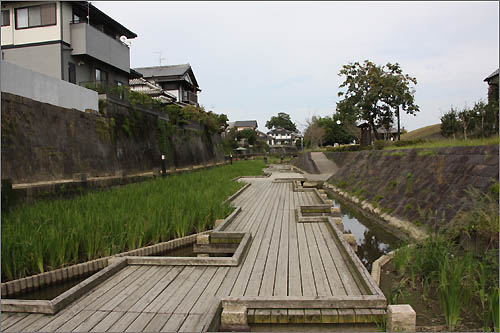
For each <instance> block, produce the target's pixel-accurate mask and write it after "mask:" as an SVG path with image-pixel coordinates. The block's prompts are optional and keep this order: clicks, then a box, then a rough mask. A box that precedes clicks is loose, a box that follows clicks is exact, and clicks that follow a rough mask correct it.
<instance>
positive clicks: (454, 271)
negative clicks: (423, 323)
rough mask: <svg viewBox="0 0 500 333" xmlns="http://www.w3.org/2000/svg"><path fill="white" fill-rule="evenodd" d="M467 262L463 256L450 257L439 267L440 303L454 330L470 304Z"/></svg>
mask: <svg viewBox="0 0 500 333" xmlns="http://www.w3.org/2000/svg"><path fill="white" fill-rule="evenodd" d="M466 269H467V262H466V261H465V260H462V259H461V258H449V257H445V259H444V260H443V261H442V262H441V267H440V268H439V286H438V295H439V303H440V304H441V308H442V310H443V313H444V317H445V320H446V325H447V326H448V328H449V329H450V330H451V331H453V330H454V329H455V327H456V325H457V324H458V323H459V321H460V314H461V313H462V310H463V309H464V307H465V306H468V303H469V299H470V297H469V296H470V294H469V288H467V287H466V286H465V284H466V282H464V281H466V279H467V275H466Z"/></svg>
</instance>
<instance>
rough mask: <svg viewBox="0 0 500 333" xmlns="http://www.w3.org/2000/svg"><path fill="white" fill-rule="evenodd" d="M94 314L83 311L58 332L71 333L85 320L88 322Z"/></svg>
mask: <svg viewBox="0 0 500 333" xmlns="http://www.w3.org/2000/svg"><path fill="white" fill-rule="evenodd" d="M92 314H93V312H92V311H81V312H79V313H78V314H77V315H76V316H74V317H73V318H71V319H70V320H68V321H67V322H66V323H64V325H62V326H61V327H59V328H58V329H57V330H56V332H71V331H72V330H74V329H75V328H77V327H78V326H79V325H80V324H82V323H83V322H84V321H85V320H87V319H88V318H89V317H90V316H91V315H92Z"/></svg>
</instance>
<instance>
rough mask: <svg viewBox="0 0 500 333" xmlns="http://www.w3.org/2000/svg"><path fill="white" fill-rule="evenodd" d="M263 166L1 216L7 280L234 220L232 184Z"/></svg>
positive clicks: (187, 176) (160, 181)
mask: <svg viewBox="0 0 500 333" xmlns="http://www.w3.org/2000/svg"><path fill="white" fill-rule="evenodd" d="M264 167H265V165H264V163H263V161H262V160H255V161H238V162H236V163H234V164H233V165H226V166H222V167H218V168H213V169H208V170H200V171H196V172H191V173H184V174H174V175H171V176H168V177H165V178H156V179H153V180H149V181H145V182H142V183H136V184H130V185H126V186H122V187H116V188H113V189H110V190H106V191H99V192H93V193H88V194H85V195H82V196H80V197H76V198H73V199H67V200H54V201H40V202H37V203H35V204H33V205H30V206H21V207H18V208H17V209H15V210H13V211H11V212H6V213H2V259H1V260H2V280H3V281H6V280H12V279H17V278H21V277H24V276H29V275H32V274H38V273H41V272H44V271H47V270H52V269H56V268H60V267H63V266H66V265H71V264H76V263H78V262H83V261H87V260H93V259H96V258H99V257H103V256H108V255H112V254H116V253H119V252H123V251H128V250H132V249H136V248H139V247H143V246H147V245H152V244H155V243H158V242H164V241H168V240H170V239H173V238H177V237H182V236H186V235H189V234H192V233H196V232H200V231H203V230H207V229H210V228H212V227H213V223H214V221H215V220H216V219H220V218H224V217H226V216H227V215H228V214H230V212H231V211H232V209H233V208H231V207H230V206H229V204H223V201H224V200H225V199H226V198H227V197H228V196H230V195H231V194H233V193H234V192H236V191H237V190H238V189H239V188H241V187H242V186H243V184H242V183H238V182H234V181H232V180H231V179H233V178H234V177H237V176H243V175H259V174H261V173H262V169H263V168H264Z"/></svg>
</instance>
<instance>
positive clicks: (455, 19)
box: [92, 1, 499, 131]
mask: <svg viewBox="0 0 500 333" xmlns="http://www.w3.org/2000/svg"><path fill="white" fill-rule="evenodd" d="M92 3H93V4H94V5H95V6H96V7H98V8H99V9H101V10H103V11H104V12H105V13H107V14H108V15H110V16H111V17H113V18H114V19H116V20H117V21H118V22H120V23H121V24H123V25H124V26H126V27H127V28H129V29H130V30H132V31H134V32H135V33H136V34H137V35H138V37H137V38H135V39H132V40H131V42H132V47H131V67H144V66H158V65H159V53H158V52H162V57H164V58H165V60H164V61H163V62H162V64H163V65H173V64H181V63H190V64H191V66H192V68H193V71H194V73H195V76H196V78H197V80H198V83H199V85H200V88H201V89H202V92H201V93H200V95H199V102H200V104H202V105H204V106H205V108H206V109H207V110H213V111H214V112H216V113H225V114H227V115H228V117H229V120H230V121H235V120H250V119H256V120H257V122H258V124H259V129H260V130H264V131H265V130H266V129H265V127H264V126H265V122H266V121H267V120H269V119H270V118H271V116H273V115H276V114H277V113H278V112H286V113H289V114H290V115H291V118H292V120H293V121H294V122H295V123H297V125H299V128H300V129H302V128H303V125H304V124H305V119H306V118H308V117H310V116H312V115H318V116H326V115H332V114H333V112H334V110H335V105H336V102H337V101H338V100H339V98H338V97H337V93H338V91H339V85H340V84H341V82H342V78H341V77H339V76H338V75H337V74H338V72H339V70H340V69H341V67H342V65H344V64H347V63H348V62H354V61H359V62H362V61H364V60H365V59H368V60H371V61H373V62H375V63H377V64H379V65H383V64H386V63H387V62H392V63H394V62H398V63H399V64H400V65H401V67H402V69H403V71H404V73H407V74H410V75H411V76H414V77H416V78H417V81H418V84H417V85H416V87H415V88H416V95H415V98H416V102H417V104H418V105H419V106H420V110H421V111H420V112H419V113H418V115H417V116H416V117H414V116H407V115H403V116H402V118H401V121H402V126H404V127H405V128H406V129H408V130H413V129H416V128H419V127H422V126H427V125H432V124H437V123H439V122H440V120H439V118H440V116H441V115H442V114H444V113H445V112H447V111H448V110H449V108H450V107H451V106H452V105H453V106H455V107H463V106H464V105H468V106H472V105H473V104H474V102H476V101H478V100H480V99H483V100H486V97H487V84H486V82H483V80H484V78H485V77H486V76H488V75H489V74H491V73H492V72H493V71H494V70H496V69H497V68H498V61H499V2H498V1H490V2H118V1H116V2H115V1H113V2H101V1H100V2H97V1H96V2H92Z"/></svg>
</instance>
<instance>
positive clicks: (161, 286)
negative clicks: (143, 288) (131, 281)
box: [129, 266, 184, 328]
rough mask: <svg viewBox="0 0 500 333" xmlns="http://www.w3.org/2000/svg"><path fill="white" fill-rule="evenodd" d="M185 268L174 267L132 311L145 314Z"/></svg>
mask: <svg viewBox="0 0 500 333" xmlns="http://www.w3.org/2000/svg"><path fill="white" fill-rule="evenodd" d="M183 268H184V267H183V266H174V267H172V268H171V269H170V270H169V272H168V273H167V274H166V275H165V276H164V277H163V278H162V279H161V280H160V281H158V283H157V284H156V285H154V287H153V288H151V289H150V290H149V291H148V292H147V293H145V294H144V295H143V296H142V297H141V298H140V299H139V300H138V301H137V302H136V303H135V304H134V305H133V306H132V307H131V308H130V309H129V311H132V312H143V311H144V310H145V309H146V308H147V307H148V306H149V305H150V304H151V303H152V302H153V301H154V300H155V299H156V298H157V297H159V296H160V295H161V294H162V293H163V291H164V290H165V289H166V288H168V286H169V285H170V284H171V283H172V282H173V281H174V280H175V279H176V278H177V276H178V275H179V274H180V272H182V270H183ZM162 326H163V325H162ZM160 328H161V327H160Z"/></svg>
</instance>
